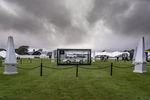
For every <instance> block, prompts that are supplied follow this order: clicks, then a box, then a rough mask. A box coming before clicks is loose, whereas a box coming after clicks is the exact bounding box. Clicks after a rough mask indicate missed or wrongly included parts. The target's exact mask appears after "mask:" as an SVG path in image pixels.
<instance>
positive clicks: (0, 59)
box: [0, 58, 2, 67]
mask: <svg viewBox="0 0 150 100" xmlns="http://www.w3.org/2000/svg"><path fill="white" fill-rule="evenodd" d="M0 67H2V58H0Z"/></svg>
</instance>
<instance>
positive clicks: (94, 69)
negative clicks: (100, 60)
mask: <svg viewBox="0 0 150 100" xmlns="http://www.w3.org/2000/svg"><path fill="white" fill-rule="evenodd" d="M79 68H82V69H90V70H97V69H106V68H109V66H106V67H101V68H100V67H99V68H98V67H97V68H87V67H81V66H79Z"/></svg>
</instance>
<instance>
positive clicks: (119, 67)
mask: <svg viewBox="0 0 150 100" xmlns="http://www.w3.org/2000/svg"><path fill="white" fill-rule="evenodd" d="M113 67H115V68H132V67H134V65H132V66H129V67H118V66H113Z"/></svg>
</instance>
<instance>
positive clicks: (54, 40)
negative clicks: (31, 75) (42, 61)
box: [0, 0, 150, 49]
mask: <svg viewBox="0 0 150 100" xmlns="http://www.w3.org/2000/svg"><path fill="white" fill-rule="evenodd" d="M149 18H150V1H149V0H74V1H73V0H72V1H71V0H1V1H0V35H1V37H0V42H1V44H0V46H1V47H3V46H4V43H5V42H6V39H7V36H8V35H13V36H14V37H15V40H16V45H17V46H19V45H23V44H25V45H30V46H31V47H38V48H47V49H51V48H57V47H71V48H73V47H76V48H78V47H80V48H93V49H126V48H134V47H135V45H136V44H137V42H138V40H139V38H140V37H141V36H145V37H146V41H147V42H146V43H147V48H150V47H149V45H148V44H149V43H150V40H149V37H150V28H149V27H150V20H149ZM2 37H4V38H5V39H4V38H2ZM120 41H122V42H121V43H120ZM116 43H119V44H118V45H117V46H119V47H120V48H118V47H117V46H116Z"/></svg>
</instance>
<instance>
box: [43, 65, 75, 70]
mask: <svg viewBox="0 0 150 100" xmlns="http://www.w3.org/2000/svg"><path fill="white" fill-rule="evenodd" d="M43 67H45V68H49V69H56V70H65V69H72V68H74V66H72V67H67V68H54V67H48V66H43Z"/></svg>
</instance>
